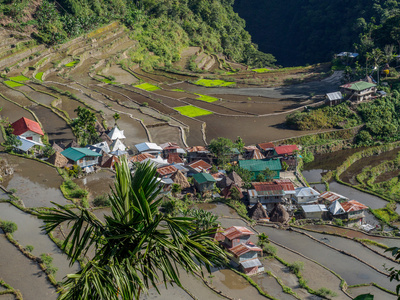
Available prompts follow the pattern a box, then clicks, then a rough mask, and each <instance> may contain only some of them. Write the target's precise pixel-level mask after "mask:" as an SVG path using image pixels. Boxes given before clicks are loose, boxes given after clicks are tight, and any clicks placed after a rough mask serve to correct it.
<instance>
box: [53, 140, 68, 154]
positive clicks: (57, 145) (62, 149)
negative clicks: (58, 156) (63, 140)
mask: <svg viewBox="0 0 400 300" xmlns="http://www.w3.org/2000/svg"><path fill="white" fill-rule="evenodd" d="M51 147H52V148H53V149H54V151H56V152H60V153H61V152H63V151H64V150H65V149H64V148H62V147H61V146H60V145H59V144H57V143H55V142H54V143H53V145H52V146H51Z"/></svg>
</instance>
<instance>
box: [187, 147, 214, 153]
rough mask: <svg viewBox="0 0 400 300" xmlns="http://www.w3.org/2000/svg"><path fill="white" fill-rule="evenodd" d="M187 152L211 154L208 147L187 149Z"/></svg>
mask: <svg viewBox="0 0 400 300" xmlns="http://www.w3.org/2000/svg"><path fill="white" fill-rule="evenodd" d="M186 151H187V152H209V151H208V150H207V148H206V147H204V146H194V147H189V148H186Z"/></svg>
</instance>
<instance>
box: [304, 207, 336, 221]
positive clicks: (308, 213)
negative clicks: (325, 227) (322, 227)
mask: <svg viewBox="0 0 400 300" xmlns="http://www.w3.org/2000/svg"><path fill="white" fill-rule="evenodd" d="M301 210H302V211H303V216H304V218H306V219H311V220H319V219H323V220H326V219H328V212H329V211H328V209H327V208H326V206H325V204H312V205H301Z"/></svg>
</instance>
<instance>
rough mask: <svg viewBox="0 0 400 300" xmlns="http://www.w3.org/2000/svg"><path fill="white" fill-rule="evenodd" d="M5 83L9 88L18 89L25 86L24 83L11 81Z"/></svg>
mask: <svg viewBox="0 0 400 300" xmlns="http://www.w3.org/2000/svg"><path fill="white" fill-rule="evenodd" d="M4 83H5V84H6V85H8V86H9V87H18V86H23V85H24V84H22V83H19V82H15V81H10V80H6V81H4Z"/></svg>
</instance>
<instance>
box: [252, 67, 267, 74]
mask: <svg viewBox="0 0 400 300" xmlns="http://www.w3.org/2000/svg"><path fill="white" fill-rule="evenodd" d="M252 71H254V72H257V73H266V72H269V71H270V69H266V68H259V69H253V70H252Z"/></svg>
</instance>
